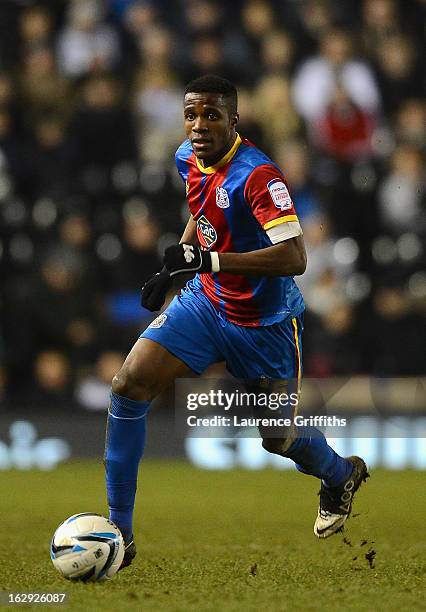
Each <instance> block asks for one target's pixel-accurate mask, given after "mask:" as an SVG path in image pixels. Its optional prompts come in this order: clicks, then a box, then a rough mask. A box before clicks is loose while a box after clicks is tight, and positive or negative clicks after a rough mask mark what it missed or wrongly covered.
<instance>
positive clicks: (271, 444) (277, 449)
mask: <svg viewBox="0 0 426 612" xmlns="http://www.w3.org/2000/svg"><path fill="white" fill-rule="evenodd" d="M293 441H294V434H293V432H291V431H290V432H289V433H288V435H285V436H283V437H280V438H263V439H262V446H263V448H264V449H265V450H267V451H268V453H272V454H274V455H282V456H284V457H285V454H286V452H287V451H288V449H289V448H290V446H291V445H292V443H293Z"/></svg>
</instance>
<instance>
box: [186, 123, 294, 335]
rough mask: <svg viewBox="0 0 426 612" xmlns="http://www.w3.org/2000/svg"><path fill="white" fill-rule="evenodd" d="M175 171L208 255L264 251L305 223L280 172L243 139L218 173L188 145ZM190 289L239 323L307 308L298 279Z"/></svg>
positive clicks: (233, 277)
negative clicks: (211, 252) (211, 251)
mask: <svg viewBox="0 0 426 612" xmlns="http://www.w3.org/2000/svg"><path fill="white" fill-rule="evenodd" d="M176 165H177V168H178V172H179V174H180V176H181V177H182V179H183V180H184V181H185V184H186V192H187V199H188V204H189V209H190V211H191V214H192V217H193V219H194V221H195V222H196V225H197V236H198V240H199V242H200V245H201V247H202V248H203V249H206V250H210V249H211V250H213V251H217V252H219V253H225V252H228V253H230V252H233V253H246V252H249V251H255V250H258V249H263V248H265V247H269V246H271V245H273V244H276V243H278V242H281V241H282V240H284V239H286V230H287V229H288V227H289V225H288V224H291V225H295V224H297V225H298V219H297V215H296V211H295V209H294V204H293V201H292V199H291V196H290V194H289V191H288V187H287V184H286V181H285V178H284V176H283V174H282V172H281V170H280V169H279V168H278V166H277V165H276V164H275V163H274V162H272V161H271V160H270V159H269V158H268V157H267V156H266V155H265V154H264V153H262V152H261V151H260V150H259V149H257V148H256V147H255V146H254V145H253V144H252V143H251V142H249V141H248V140H247V139H244V138H243V139H242V138H240V136H239V135H237V139H236V141H235V143H234V145H233V147H232V148H231V150H230V151H229V152H228V153H227V154H226V155H225V156H224V157H223V158H222V159H221V160H220V161H219V162H218V163H217V164H215V165H214V166H211V167H203V166H202V165H201V163H200V162H199V160H198V159H197V158H196V156H195V154H194V153H193V151H192V147H191V143H190V142H189V140H186V141H185V142H184V143H183V144H182V145H181V146H180V147H179V149H178V151H177V153H176ZM187 287H188V289H189V290H193V291H201V292H203V293H204V294H205V295H206V296H207V298H208V299H209V300H210V301H211V302H212V304H213V306H214V307H215V308H216V309H217V310H218V311H220V312H221V313H222V314H223V315H224V316H225V318H226V319H227V320H228V321H230V322H231V323H235V324H237V325H244V326H249V327H258V326H262V325H272V324H274V323H277V322H279V321H282V320H284V319H286V318H288V317H296V316H298V315H299V314H301V312H302V311H303V309H304V304H303V298H302V295H301V293H300V291H299V289H298V287H297V285H296V283H295V282H294V280H293V277H292V276H279V277H278V276H277V277H264V276H262V277H247V276H242V275H237V274H228V273H226V272H219V273H214V274H197V275H196V277H195V278H194V279H193V280H192V281H190V282H189V283H188V285H187Z"/></svg>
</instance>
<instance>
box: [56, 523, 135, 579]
mask: <svg viewBox="0 0 426 612" xmlns="http://www.w3.org/2000/svg"><path fill="white" fill-rule="evenodd" d="M50 557H51V559H52V562H53V565H54V566H55V568H56V569H57V570H58V572H60V573H61V574H62V576H63V577H64V578H66V579H67V580H80V581H82V582H89V581H90V582H94V581H96V580H104V579H108V578H112V577H113V576H114V575H115V574H116V573H117V571H118V569H119V567H120V565H121V563H122V561H123V557H124V540H123V536H122V535H121V532H120V530H119V529H118V527H117V526H116V525H114V523H112V522H111V521H109V520H108V519H106V518H105V517H104V516H101V515H100V514H96V513H94V512H82V513H80V514H73V516H70V517H69V518H68V519H66V520H65V521H64V522H63V523H61V524H60V525H59V527H58V528H57V530H56V531H55V533H54V534H53V538H52V541H51V544H50Z"/></svg>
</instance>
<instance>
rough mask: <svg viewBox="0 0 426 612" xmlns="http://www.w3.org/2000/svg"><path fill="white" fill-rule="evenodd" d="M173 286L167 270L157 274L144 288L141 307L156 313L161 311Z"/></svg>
mask: <svg viewBox="0 0 426 612" xmlns="http://www.w3.org/2000/svg"><path fill="white" fill-rule="evenodd" d="M171 286H172V279H171V277H170V274H169V273H168V272H167V270H164V269H163V270H161V272H157V274H155V276H152V277H151V278H150V279H149V280H148V281H147V282H146V283H145V285H144V286H143V287H142V295H141V306H143V307H144V308H147V309H148V310H151V312H154V311H155V310H160V308H161V307H162V305H163V304H164V302H165V301H166V295H167V292H168V290H169V289H170V287H171Z"/></svg>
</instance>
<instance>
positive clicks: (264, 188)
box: [244, 164, 302, 244]
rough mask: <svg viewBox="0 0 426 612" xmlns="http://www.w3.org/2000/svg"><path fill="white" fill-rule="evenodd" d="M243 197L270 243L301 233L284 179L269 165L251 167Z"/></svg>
mask: <svg viewBox="0 0 426 612" xmlns="http://www.w3.org/2000/svg"><path fill="white" fill-rule="evenodd" d="M244 197H245V200H246V202H247V204H248V205H249V206H250V208H251V210H252V212H253V214H254V216H255V217H256V219H257V220H258V222H259V223H260V225H261V226H262V227H263V229H264V230H265V231H266V233H267V234H268V236H269V238H270V240H271V242H272V243H273V244H277V243H278V242H282V241H283V240H288V239H289V238H294V237H295V236H300V235H301V234H302V228H301V227H300V223H299V219H298V218H297V214H296V210H295V208H294V203H293V200H292V198H291V195H290V192H289V190H288V187H287V183H286V180H285V178H284V177H283V175H282V173H281V172H280V171H279V170H278V169H277V168H276V167H275V166H273V165H272V164H265V165H262V166H257V167H256V168H255V169H254V170H253V172H252V173H251V174H250V176H249V177H248V179H247V181H246V186H245V190H244Z"/></svg>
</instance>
